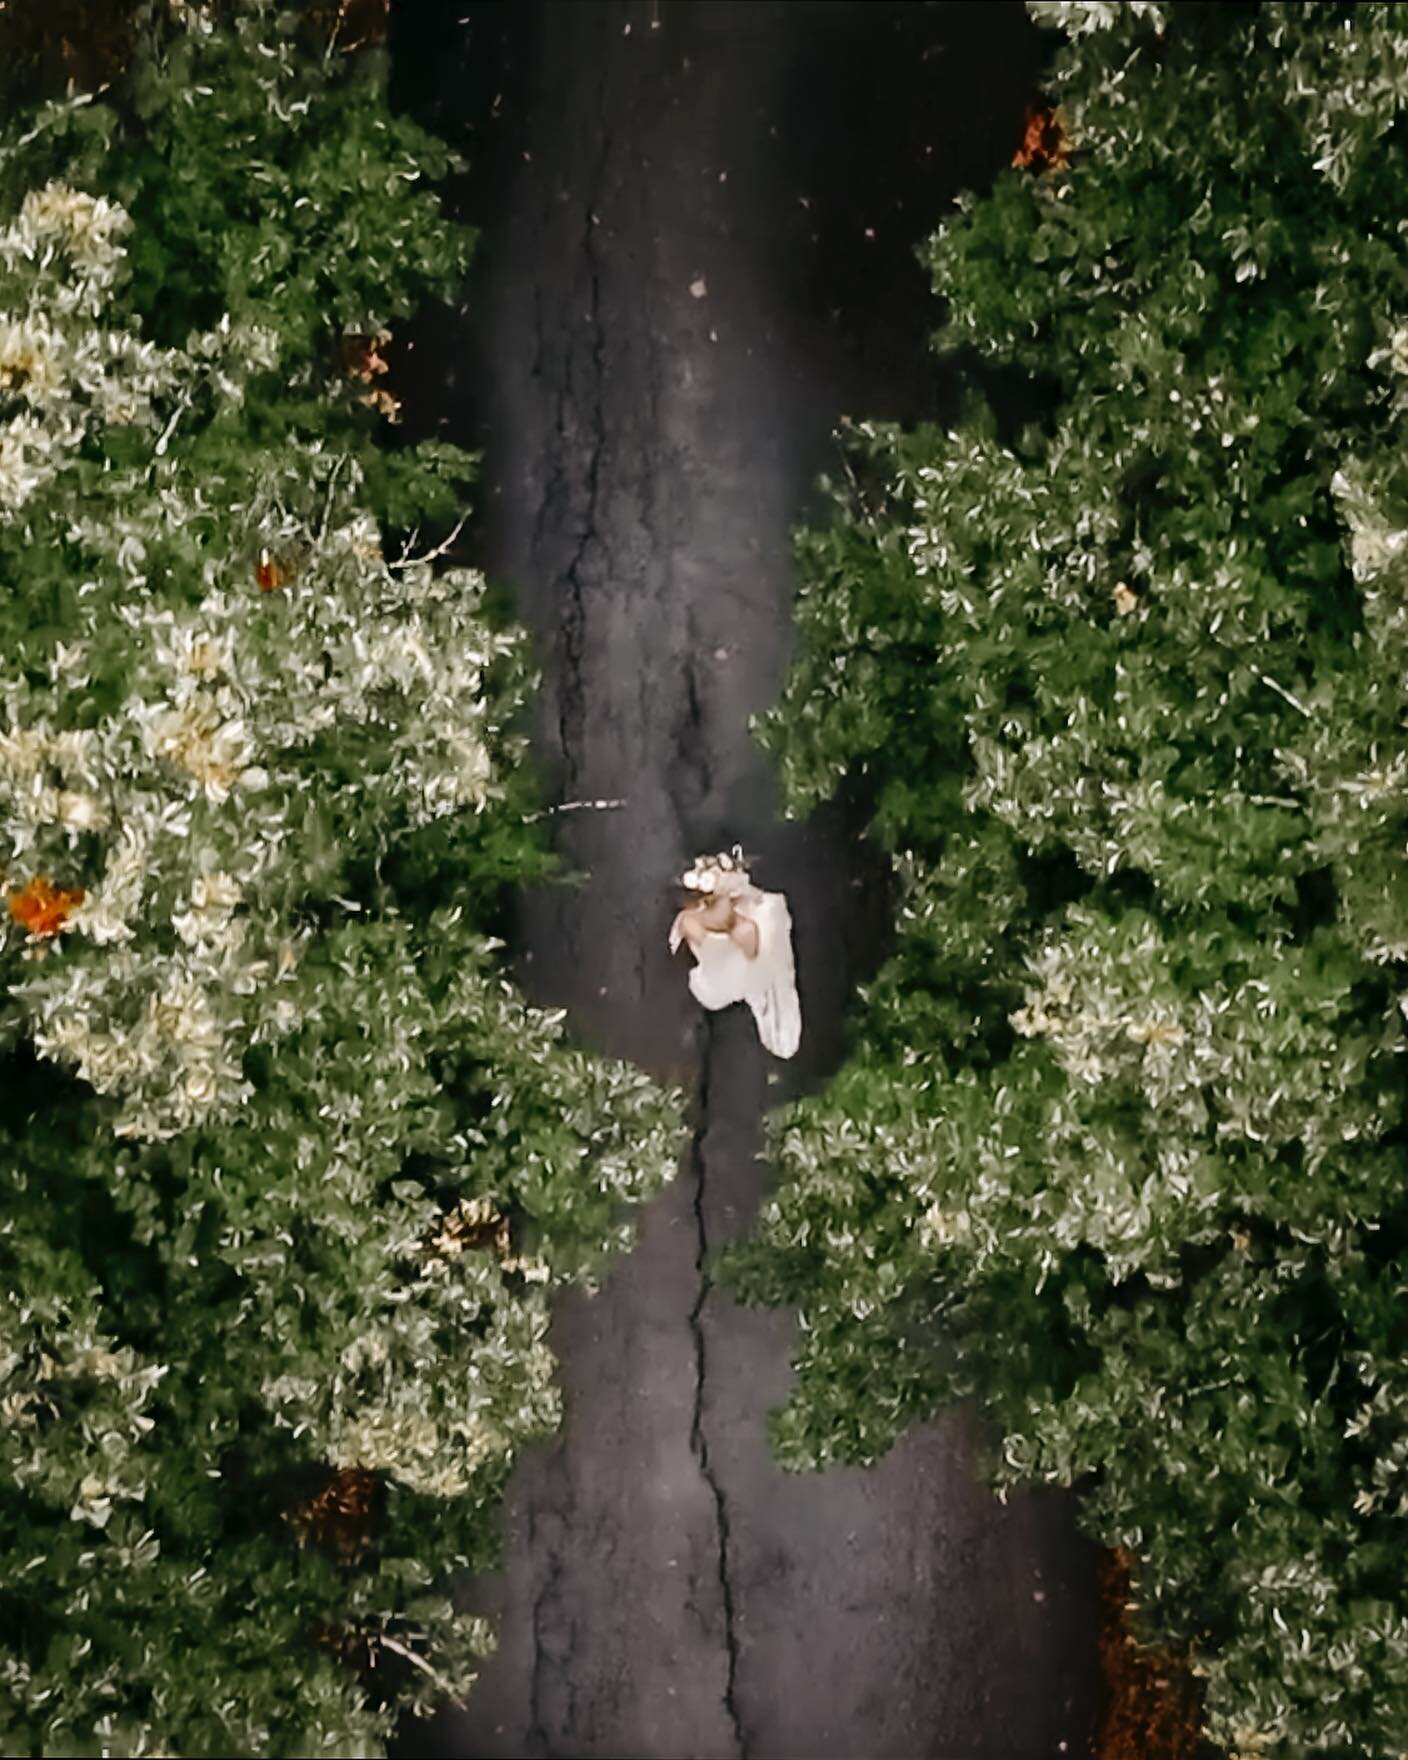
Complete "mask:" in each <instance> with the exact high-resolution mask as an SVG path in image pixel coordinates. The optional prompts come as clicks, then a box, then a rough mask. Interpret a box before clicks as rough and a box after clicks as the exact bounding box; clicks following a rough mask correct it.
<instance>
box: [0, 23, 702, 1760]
mask: <svg viewBox="0 0 1408 1760" xmlns="http://www.w3.org/2000/svg"><path fill="white" fill-rule="evenodd" d="M299 28H300V27H299V23H298V20H297V19H295V18H294V17H293V16H292V15H289V14H285V12H283V11H282V10H281V9H279V8H278V7H277V6H275V5H272V4H264V3H262V0H241V3H240V4H237V5H226V6H223V7H221V8H219V9H218V10H217V9H214V8H206V7H200V6H197V5H195V4H176V0H171V3H170V5H169V6H166V5H163V6H160V7H157V6H148V7H146V8H144V9H143V10H142V11H141V12H140V14H139V15H137V19H136V24H135V27H134V33H133V36H132V39H131V45H132V46H131V56H130V60H129V62H128V65H127V68H126V71H125V73H124V74H123V76H122V78H121V79H120V80H119V81H118V82H117V83H116V84H115V85H114V87H113V89H112V90H111V91H110V92H108V93H106V94H104V95H103V97H102V98H101V100H100V101H89V100H87V99H83V98H79V99H76V100H70V101H67V102H64V103H61V104H57V105H53V106H50V107H48V108H46V109H45V110H43V111H42V113H39V114H38V115H33V116H31V117H30V118H28V119H27V120H26V122H25V123H24V124H23V125H16V126H14V127H12V128H11V130H10V132H9V134H8V136H6V137H5V138H4V139H3V141H0V869H2V870H3V871H2V872H0V893H2V894H3V905H4V909H3V915H0V1146H2V1148H0V1173H2V1175H3V1179H4V1182H5V1187H6V1196H5V1203H4V1207H3V1222H0V1314H3V1321H0V1414H3V1425H2V1426H0V1646H2V1647H3V1648H0V1683H3V1690H2V1691H0V1751H3V1752H4V1753H6V1754H19V1753H44V1754H54V1755H57V1754H78V1753H85V1754H86V1753H104V1754H130V1755H145V1754H181V1755H192V1756H194V1755H205V1754H225V1753H234V1754H261V1755H280V1754H285V1755H303V1754H314V1753H330V1754H365V1753H371V1752H376V1751H379V1750H380V1749H381V1748H382V1747H383V1746H384V1742H385V1739H386V1735H387V1732H388V1730H389V1728H390V1726H391V1722H392V1718H393V1716H394V1714H395V1712H396V1711H397V1709H398V1708H401V1707H405V1706H412V1707H420V1708H425V1707H427V1706H429V1705H430V1704H432V1703H438V1702H443V1701H445V1700H448V1699H452V1698H457V1697H462V1696H463V1694H464V1693H465V1691H466V1690H467V1687H468V1684H469V1681H470V1680H471V1678H472V1675H473V1670H474V1666H475V1662H476V1660H477V1658H478V1657H479V1656H480V1655H481V1654H482V1653H483V1650H484V1648H485V1647H486V1645H487V1644H488V1642H489V1641H490V1634H489V1633H488V1632H487V1630H486V1628H485V1626H484V1624H483V1622H482V1621H478V1620H467V1619H463V1618H461V1617H458V1616H457V1615H456V1614H455V1612H454V1610H453V1608H452V1606H451V1603H450V1600H449V1597H448V1593H447V1591H446V1588H445V1582H446V1576H447V1573H448V1572H450V1571H452V1570H453V1569H454V1568H457V1567H460V1568H462V1567H465V1566H467V1565H468V1566H483V1565H485V1564H487V1563H488V1562H489V1561H490V1560H491V1559H492V1557H493V1554H494V1549H495V1546H496V1544H497V1501H498V1496H499V1492H500V1490H501V1487H502V1484H503V1481H504V1478H505V1476H506V1473H507V1470H508V1466H509V1463H510V1460H511V1458H512V1456H513V1454H514V1452H515V1450H516V1449H517V1447H518V1446H519V1445H520V1443H521V1442H522V1441H523V1440H524V1439H526V1438H528V1437H531V1436H533V1435H535V1434H539V1433H541V1432H543V1431H544V1430H546V1429H548V1428H550V1427H551V1426H552V1424H553V1423H554V1422H555V1419H556V1415H557V1393H556V1390H555V1388H554V1385H553V1381H552V1359H551V1356H550V1353H549V1351H548V1347H547V1344H546V1338H545V1334H546V1327H547V1318H548V1310H547V1302H548V1295H549V1292H550V1290H551V1289H552V1287H553V1285H554V1284H555V1283H557V1282H560V1281H561V1280H562V1279H564V1278H577V1279H590V1278H591V1277H592V1276H593V1274H594V1271H595V1269H596V1268H597V1267H598V1266H599V1265H600V1264H601V1263H602V1261H603V1257H604V1255H605V1254H606V1253H607V1252H608V1251H609V1250H611V1249H612V1248H614V1247H617V1246H619V1245H620V1244H622V1242H623V1241H624V1239H625V1238H626V1232H627V1224H626V1221H625V1220H624V1216H625V1204H626V1202H627V1201H633V1200H637V1199H639V1198H640V1197H641V1196H643V1195H644V1194H645V1193H646V1192H647V1191H649V1190H651V1189H653V1188H654V1186H655V1185H656V1184H657V1183H658V1182H659V1181H660V1180H662V1179H663V1178H664V1177H665V1175H666V1174H667V1173H668V1171H669V1169H670V1164H671V1161H672V1155H673V1148H674V1129H675V1107H674V1103H673V1101H672V1100H671V1098H670V1097H669V1096H666V1095H664V1094H662V1093H660V1092H658V1091H657V1090H655V1089H653V1088H652V1087H651V1086H650V1085H649V1084H648V1083H647V1082H646V1081H645V1080H644V1078H642V1077H640V1076H639V1075H637V1074H636V1073H635V1072H633V1071H631V1070H629V1069H627V1068H625V1067H624V1066H620V1065H615V1064H610V1063H606V1062H604V1061H600V1060H595V1059H589V1058H587V1057H585V1056H583V1055H581V1054H579V1053H578V1052H576V1051H574V1050H572V1049H571V1048H570V1047H569V1046H567V1045H566V1044H565V1043H564V1042H563V1038H562V1027H561V1022H560V1020H559V1018H558V1017H557V1016H555V1015H551V1014H545V1013H542V1012H540V1011H535V1010H533V1009H531V1008H530V1007H528V1006H527V1004H526V1003H525V1002H524V1001H523V1000H522V999H521V998H520V997H519V996H518V995H517V994H516V993H515V992H514V990H513V989H512V987H511V986H510V984H509V983H508V981H507V980H506V978H505V977H504V975H503V973H502V971H501V969H500V965H499V963H498V960H497V956H496V945H497V944H496V943H495V942H494V940H493V938H492V934H491V933H490V931H491V930H492V927H493V924H494V921H495V911H496V908H497V901H498V900H499V897H500V895H501V893H502V890H503V888H504V886H505V885H506V884H508V883H510V882H512V881H514V880H515V879H519V878H522V877H524V876H526V875H530V874H539V873H541V872H543V870H544V857H543V854H542V850H541V846H540V840H539V837H538V833H537V831H536V829H535V827H534V825H533V824H532V822H531V821H532V819H533V816H534V814H533V807H534V801H533V796H532V787H531V782H530V780H529V779H528V778H527V777H526V775H525V772H524V768H523V753H522V751H521V749H520V743H519V741H518V739H517V737H516V736H515V735H514V733H513V732H512V724H513V722H514V721H515V719H516V717H517V716H518V714H519V711H520V709H521V707H522V704H523V701H524V697H525V693H526V691H527V689H528V686H529V683H530V679H529V676H528V673H527V670H526V666H525V663H524V658H523V655H522V653H521V650H520V644H519V640H518V638H517V637H516V636H515V635H514V634H513V633H511V632H509V631H506V630H505V629H504V628H503V627H502V626H501V624H500V623H499V621H498V620H497V619H496V618H495V616H494V615H493V614H492V608H491V605H490V603H489V599H488V595H487V592H486V588H485V583H484V581H483V580H482V578H481V577H480V576H478V575H477V574H475V573H473V572H471V571H469V570H467V569H464V568H461V567H449V568H445V569H443V570H441V569H440V568H438V567H437V559H436V557H435V556H433V555H432V554H430V545H429V541H428V540H426V539H423V538H417V537H416V536H415V535H414V531H413V528H415V527H417V526H424V527H426V528H427V529H431V530H433V531H437V532H443V531H444V530H445V528H446V526H447V525H448V524H449V522H450V519H451V518H452V517H453V515H454V513H455V512H456V511H457V510H458V508H459V507H460V505H461V503H462V501H463V497H464V492H465V488H466V486H467V484H468V482H469V480H470V477H471V475H472V464H473V460H472V459H471V458H469V457H468V456H467V455H465V454H463V453H461V452H458V451H456V450H455V449H453V448H451V447H448V446H444V445H440V444H438V443H432V444H423V445H420V446H416V447H401V448H391V447H389V446H387V445H386V444H385V441H386V438H387V423H388V418H390V417H392V416H394V414H395V407H396V406H395V399H394V396H393V395H392V394H391V393H390V392H388V391H387V389H386V377H387V373H386V369H387V355H386V352H384V351H386V349H387V341H388V338H387V330H388V328H389V326H391V325H392V324H394V322H395V321H396V320H397V319H398V318H399V317H401V316H402V315H404V314H405V313H407V312H408V311H410V310H411V309H413V307H414V306H415V304H416V303H417V302H418V301H420V300H422V299H424V298H425V297H427V296H428V295H431V294H434V293H443V292H448V291H449V290H451V289H452V288H454V287H456V286H457V284H458V282H459V279H460V277H461V274H462V271H463V268H464V265H465V263H466V260H467V252H468V247H469V243H470V239H469V236H468V234H467V233H465V232H464V231H463V230H462V229H459V228H457V227H455V226H453V225H451V224H450V223H448V222H447V221H446V219H445V218H444V217H443V216H442V214H441V212H440V209H439V206H438V203H437V200H436V198H435V196H434V194H433V193H432V192H431V191H430V190H429V189H427V187H426V185H427V182H428V180H429V179H432V178H434V177H436V176H438V175H440V174H441V173H443V172H444V171H445V170H447V169H448V168H449V165H450V160H449V156H448V155H447V153H446V151H445V150H444V148H443V147H441V146H440V145H439V144H438V143H436V142H434V141H433V140H431V139H430V138H429V137H427V136H425V135H424V134H422V133H421V132H420V131H419V130H418V129H416V128H414V127H413V126H411V125H410V124H408V123H407V122H405V121H404V120H401V119H398V118H395V117H393V115H392V114H391V113H390V112H389V110H388V108H387V106H386V102H385V96H384V78H385V69H384V66H383V65H382V64H381V62H380V60H379V59H378V58H377V57H375V56H361V57H357V58H355V59H351V60H348V59H345V58H343V57H341V56H340V55H339V54H337V53H334V52H332V51H331V50H330V51H329V52H328V53H327V54H320V55H317V56H311V55H310V54H309V53H308V52H307V46H306V42H305V40H304V39H303V38H302V37H300V35H299ZM408 532H409V533H411V535H410V536H409V537H408V538H407V539H406V541H405V543H404V545H401V544H399V543H398V542H397V541H394V539H393V537H391V536H388V534H397V533H400V534H406V533H408ZM436 548H437V549H438V548H440V547H439V546H436Z"/></svg>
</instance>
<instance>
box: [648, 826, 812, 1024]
mask: <svg viewBox="0 0 1408 1760" xmlns="http://www.w3.org/2000/svg"><path fill="white" fill-rule="evenodd" d="M717 859H718V858H715V860H717ZM712 867H713V862H712V861H711V862H710V863H709V866H708V868H705V867H704V864H703V863H701V864H697V865H696V867H695V868H693V869H691V871H690V872H691V875H698V874H699V873H700V872H701V871H704V872H708V871H709V869H712ZM723 878H724V877H723V876H720V879H723ZM686 884H687V885H693V884H696V882H694V881H692V880H687V881H686ZM705 890H706V891H710V892H711V891H712V890H713V888H712V887H706V888H705ZM720 890H721V891H722V890H724V887H722V886H721V887H720ZM727 891H728V893H729V894H730V896H731V898H732V902H733V907H734V911H735V913H736V914H737V916H739V917H742V918H744V919H746V920H747V921H748V922H751V923H753V924H754V925H755V926H756V927H757V931H758V951H757V953H756V954H753V955H751V956H750V955H749V954H748V953H747V952H745V950H744V949H743V948H741V947H740V946H739V945H738V943H737V941H735V940H734V938H733V936H732V935H730V934H729V933H728V932H727V930H710V931H709V932H708V933H706V934H705V935H703V936H702V937H700V938H699V939H698V940H697V941H693V940H692V941H691V942H690V952H691V953H692V954H693V955H694V959H695V965H694V968H693V970H692V971H691V972H690V974H689V988H690V991H691V992H692V994H693V996H694V999H695V1001H696V1002H698V1003H700V1004H701V1005H702V1006H703V1007H704V1008H708V1009H718V1008H728V1007H730V1006H731V1005H732V1004H733V1003H735V1002H746V1003H747V1004H748V1006H749V1008H750V1009H752V1011H753V1019H754V1020H755V1021H756V1022H757V1025H758V1037H759V1039H760V1040H761V1041H762V1043H763V1048H764V1049H765V1050H767V1051H770V1052H771V1053H772V1055H773V1056H774V1057H794V1056H796V1053H797V1048H798V1046H799V1045H800V1044H801V1042H802V1009H801V1004H800V1002H799V1001H798V998H797V972H796V966H795V963H794V961H793V956H792V913H791V912H790V911H789V910H788V908H787V900H786V898H785V897H784V896H783V894H782V893H780V892H763V891H762V890H761V889H760V888H759V887H756V886H754V885H753V884H752V881H751V880H750V879H749V878H748V874H747V871H746V870H744V869H741V868H739V869H735V870H734V871H733V872H731V873H729V874H728V876H727ZM678 943H679V937H678V935H674V934H672V946H678Z"/></svg>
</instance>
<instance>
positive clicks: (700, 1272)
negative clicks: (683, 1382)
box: [689, 1022, 748, 1760]
mask: <svg viewBox="0 0 1408 1760" xmlns="http://www.w3.org/2000/svg"><path fill="white" fill-rule="evenodd" d="M701 1031H702V1038H703V1045H702V1051H701V1057H700V1069H699V1086H698V1089H697V1093H696V1118H697V1121H696V1124H695V1129H694V1136H693V1139H692V1141H691V1144H690V1166H691V1171H692V1172H693V1175H694V1194H693V1207H694V1227H695V1242H696V1251H695V1258H694V1269H695V1274H696V1276H697V1278H698V1285H697V1288H696V1293H695V1298H694V1305H693V1306H692V1307H691V1308H690V1311H689V1331H690V1336H691V1338H692V1339H693V1341H694V1409H693V1412H692V1414H691V1418H690V1425H689V1446H690V1452H691V1453H692V1454H693V1455H694V1458H695V1459H696V1460H697V1461H698V1462H699V1473H700V1477H701V1478H702V1479H703V1480H704V1483H705V1484H706V1485H707V1486H708V1488H709V1492H710V1495H711V1496H712V1497H713V1500H714V1519H715V1527H716V1529H717V1533H718V1555H717V1562H718V1579H719V1596H720V1600H721V1603H722V1607H723V1616H724V1657H725V1660H726V1663H727V1673H726V1675H725V1677H724V1695H723V1698H724V1710H725V1712H726V1713H727V1714H728V1720H729V1724H730V1726H731V1728H732V1730H733V1741H734V1748H735V1750H736V1752H737V1754H738V1756H739V1760H747V1754H748V1743H747V1739H746V1737H745V1735H744V1731H743V1720H742V1717H741V1716H740V1714H739V1710H738V1697H737V1693H738V1634H737V1631H736V1629H735V1623H734V1605H733V1583H732V1580H731V1578H730V1576H729V1514H728V1500H727V1498H726V1497H725V1495H724V1488H723V1485H722V1484H721V1483H720V1480H719V1477H718V1475H717V1473H716V1472H715V1471H714V1468H713V1464H712V1461H711V1459H710V1454H709V1438H708V1437H707V1435H706V1434H705V1431H704V1381H705V1376H706V1374H707V1371H708V1354H707V1346H706V1344H705V1339H704V1307H705V1304H706V1303H707V1302H708V1300H709V1296H710V1294H711V1293H712V1291H713V1288H714V1282H713V1279H712V1278H711V1277H710V1275H709V1265H708V1261H709V1227H708V1223H707V1222H706V1221H705V1218H704V1178H705V1169H706V1167H707V1166H708V1156H707V1154H706V1152H705V1141H706V1139H707V1137H708V1131H709V1095H710V1082H711V1077H712V1065H713V1033H712V1030H711V1029H710V1027H709V1024H708V1023H707V1022H705V1023H704V1025H703V1027H702V1029H701Z"/></svg>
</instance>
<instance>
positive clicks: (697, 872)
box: [680, 843, 748, 892]
mask: <svg viewBox="0 0 1408 1760" xmlns="http://www.w3.org/2000/svg"><path fill="white" fill-rule="evenodd" d="M721 874H737V875H738V877H739V878H740V879H741V880H747V879H748V865H747V862H746V861H745V859H744V855H743V845H742V844H740V843H736V844H734V846H733V848H732V850H731V851H724V850H721V851H720V852H719V854H718V855H716V856H696V857H695V858H694V866H693V867H692V868H688V869H686V870H685V872H684V873H683V874H682V875H681V876H680V883H681V885H683V886H685V887H686V888H687V889H688V890H689V891H690V892H716V891H717V890H718V885H719V876H720V875H721Z"/></svg>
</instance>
